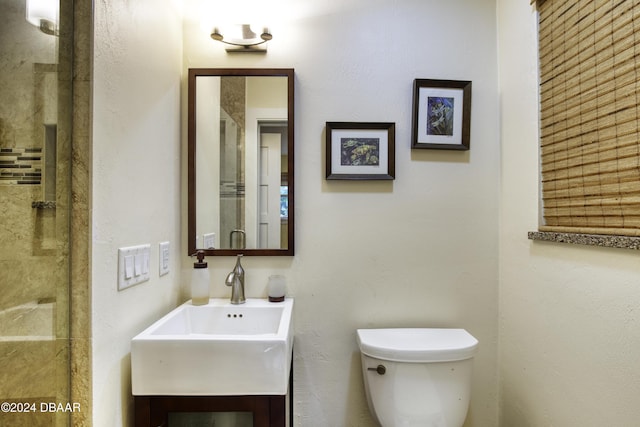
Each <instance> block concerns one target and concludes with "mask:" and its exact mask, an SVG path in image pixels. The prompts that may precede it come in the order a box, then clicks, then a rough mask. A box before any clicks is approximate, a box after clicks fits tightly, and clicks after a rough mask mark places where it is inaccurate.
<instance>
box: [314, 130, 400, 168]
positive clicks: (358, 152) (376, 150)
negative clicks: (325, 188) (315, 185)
mask: <svg viewBox="0 0 640 427" xmlns="http://www.w3.org/2000/svg"><path fill="white" fill-rule="evenodd" d="M395 133H396V125H395V123H351V122H327V125H326V138H327V144H326V145H327V147H326V151H327V159H326V178H327V179H351V180H392V179H395V145H396V144H395V139H396V137H395Z"/></svg>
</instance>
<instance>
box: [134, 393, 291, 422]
mask: <svg viewBox="0 0 640 427" xmlns="http://www.w3.org/2000/svg"><path fill="white" fill-rule="evenodd" d="M134 398H135V425H136V427H156V426H163V427H171V424H170V422H169V421H170V417H171V414H176V413H199V414H205V413H231V412H234V413H235V412H237V413H251V414H252V417H253V427H286V426H287V425H293V424H292V422H291V420H290V417H291V411H290V410H287V409H290V407H289V408H287V406H290V405H288V403H290V402H287V401H289V397H288V396H287V395H285V396H135V397H134ZM287 415H289V417H287ZM287 418H289V422H287ZM216 425H217V424H216Z"/></svg>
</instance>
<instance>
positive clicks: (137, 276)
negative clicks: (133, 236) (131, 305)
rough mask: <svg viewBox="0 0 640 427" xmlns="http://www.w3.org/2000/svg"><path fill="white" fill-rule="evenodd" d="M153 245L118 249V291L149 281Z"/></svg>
mask: <svg viewBox="0 0 640 427" xmlns="http://www.w3.org/2000/svg"><path fill="white" fill-rule="evenodd" d="M150 252H151V245H149V244H147V245H139V246H129V247H126V248H120V249H118V290H119V291H121V290H123V289H127V288H129V287H131V286H133V285H137V284H139V283H142V282H146V281H147V280H149V278H150V275H149V261H150Z"/></svg>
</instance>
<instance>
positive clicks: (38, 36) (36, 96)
mask: <svg viewBox="0 0 640 427" xmlns="http://www.w3.org/2000/svg"><path fill="white" fill-rule="evenodd" d="M24 7H25V4H24V2H15V1H10V0H0V11H1V12H0V70H1V72H0V99H2V102H1V103H0V148H1V149H20V150H22V151H24V149H30V148H38V149H42V144H43V137H44V123H45V120H52V116H54V115H55V114H54V112H53V110H54V109H55V108H56V102H54V98H55V93H52V89H51V86H52V82H51V79H50V78H49V77H44V76H45V75H46V74H49V73H50V72H51V71H52V70H55V65H43V64H55V63H56V62H57V60H56V54H57V50H56V42H57V41H56V38H55V37H50V36H47V35H45V34H43V33H41V32H40V31H39V30H38V29H36V28H35V27H33V26H32V25H29V24H28V23H27V22H26V20H25V18H24V17H25V10H24ZM52 67H53V68H52ZM47 88H49V89H47ZM53 90H54V89H53ZM45 104H46V106H47V107H45ZM31 157H37V156H31ZM9 158H11V159H14V157H13V156H9V157H6V156H0V160H3V159H4V160H6V161H12V160H10V159H9ZM16 162H17V163H20V164H21V165H22V166H23V167H25V169H20V171H21V172H22V171H31V173H32V174H34V175H35V174H37V173H38V172H39V170H41V167H42V164H41V162H40V161H39V160H38V161H37V163H34V161H18V160H16ZM29 166H31V168H30V169H29ZM0 168H2V165H0ZM10 170H11V171H15V170H16V169H2V172H3V174H5V176H6V174H7V173H10V172H9V171H10ZM33 178H34V179H39V178H38V177H35V176H34V177H33ZM21 179H24V178H21ZM19 180H20V179H16V180H11V183H10V184H9V185H0V217H1V218H2V221H1V222H0V239H1V241H2V245H0V283H2V289H3V292H2V294H0V309H3V308H7V307H10V306H16V305H20V304H22V303H24V302H27V301H30V300H35V299H38V298H45V297H55V281H54V280H51V274H52V272H53V271H55V267H56V259H55V257H53V256H52V255H54V252H53V251H52V250H53V248H54V246H55V245H54V244H53V243H52V240H51V239H52V237H54V236H55V227H56V225H55V214H54V211H45V210H36V209H33V208H32V202H34V201H37V200H42V188H41V186H40V185H34V184H25V185H21V184H17V185H16V183H17V182H18V181H19ZM5 183H8V181H5Z"/></svg>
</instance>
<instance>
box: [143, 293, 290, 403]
mask: <svg viewBox="0 0 640 427" xmlns="http://www.w3.org/2000/svg"><path fill="white" fill-rule="evenodd" d="M292 311H293V299H290V298H287V299H286V300H285V301H284V302H279V303H272V302H268V301H267V300H263V299H251V298H248V299H247V301H246V303H244V304H241V305H233V304H231V303H229V300H228V299H217V298H212V299H210V300H209V304H207V305H201V306H194V305H192V304H191V302H190V301H189V302H186V303H184V304H183V305H181V306H179V307H178V308H176V309H175V310H173V311H171V312H170V313H169V314H167V315H166V316H164V317H163V318H161V319H160V320H158V321H157V322H155V323H154V324H153V325H151V326H149V327H148V328H147V329H146V330H144V331H143V332H141V333H140V334H138V335H137V336H136V337H134V338H133V339H132V340H131V382H132V389H133V394H134V395H138V396H152V395H179V396H217V395H223V396H233V395H284V394H287V389H288V385H289V372H290V369H291V354H292V349H293V322H292V318H291V314H292Z"/></svg>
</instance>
